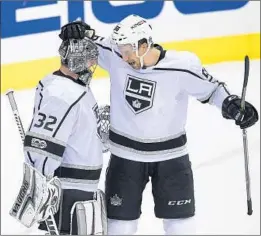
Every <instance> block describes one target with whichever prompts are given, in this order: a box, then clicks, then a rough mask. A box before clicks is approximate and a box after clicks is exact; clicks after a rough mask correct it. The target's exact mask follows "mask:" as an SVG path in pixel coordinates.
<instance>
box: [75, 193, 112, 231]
mask: <svg viewBox="0 0 261 236" xmlns="http://www.w3.org/2000/svg"><path fill="white" fill-rule="evenodd" d="M75 224H77V225H75ZM75 228H76V229H77V232H74V231H75ZM70 234H71V235H72V234H77V235H107V213H106V207H105V196H104V193H103V192H102V191H101V190H98V191H97V193H96V199H95V200H89V201H79V202H75V203H74V205H73V207H72V210H71V232H70Z"/></svg>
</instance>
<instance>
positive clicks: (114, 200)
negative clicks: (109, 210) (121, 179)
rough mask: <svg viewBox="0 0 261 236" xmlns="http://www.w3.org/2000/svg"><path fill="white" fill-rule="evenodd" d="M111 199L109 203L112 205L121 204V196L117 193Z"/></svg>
mask: <svg viewBox="0 0 261 236" xmlns="http://www.w3.org/2000/svg"><path fill="white" fill-rule="evenodd" d="M110 199H111V205H113V206H120V205H121V204H122V198H120V197H118V195H117V194H115V195H114V196H113V197H111V198H110Z"/></svg>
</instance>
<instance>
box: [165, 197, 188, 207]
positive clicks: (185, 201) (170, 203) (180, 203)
mask: <svg viewBox="0 0 261 236" xmlns="http://www.w3.org/2000/svg"><path fill="white" fill-rule="evenodd" d="M189 203H191V199H188V200H178V201H169V202H168V205H169V206H181V205H186V204H189Z"/></svg>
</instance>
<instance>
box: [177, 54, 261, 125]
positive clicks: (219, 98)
mask: <svg viewBox="0 0 261 236" xmlns="http://www.w3.org/2000/svg"><path fill="white" fill-rule="evenodd" d="M184 62H186V64H187V67H186V69H185V70H186V72H187V73H186V76H184V77H183V78H182V79H181V80H180V84H181V86H182V89H184V90H185V91H186V92H187V93H188V94H189V95H192V96H194V97H196V98H197V99H198V100H199V101H200V102H202V103H209V104H214V105H216V106H217V107H219V108H220V109H221V110H222V115H223V117H224V118H226V119H233V120H235V121H236V124H237V125H239V126H240V127H241V128H247V127H250V126H252V125H254V124H255V123H256V121H257V120H258V113H257V111H256V109H255V107H254V106H253V105H252V104H250V103H248V102H246V111H245V114H244V115H243V114H241V112H240V103H241V99H240V98H239V97H238V96H237V95H231V94H230V92H229V90H228V89H227V87H226V84H225V83H224V82H221V81H219V80H217V79H216V78H214V77H213V76H212V75H210V74H209V73H208V72H207V70H206V69H205V68H204V67H203V66H202V64H201V62H200V60H199V58H198V57H197V56H196V55H195V54H193V53H187V55H186V59H184Z"/></svg>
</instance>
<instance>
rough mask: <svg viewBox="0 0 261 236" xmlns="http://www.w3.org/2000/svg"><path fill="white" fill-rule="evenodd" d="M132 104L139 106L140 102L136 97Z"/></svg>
mask: <svg viewBox="0 0 261 236" xmlns="http://www.w3.org/2000/svg"><path fill="white" fill-rule="evenodd" d="M132 106H133V107H135V108H140V107H141V102H139V100H138V99H136V100H135V101H133V102H132Z"/></svg>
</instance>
